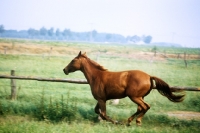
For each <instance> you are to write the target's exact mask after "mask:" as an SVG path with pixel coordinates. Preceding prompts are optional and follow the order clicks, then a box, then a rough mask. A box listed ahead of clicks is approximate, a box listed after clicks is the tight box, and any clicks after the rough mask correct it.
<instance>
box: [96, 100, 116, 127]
mask: <svg viewBox="0 0 200 133" xmlns="http://www.w3.org/2000/svg"><path fill="white" fill-rule="evenodd" d="M97 105H99V108H100V111H99V112H100V117H101V118H102V119H103V120H106V121H110V122H112V123H113V124H116V123H117V122H115V121H113V120H112V119H111V118H110V117H108V116H107V115H106V102H105V101H102V100H99V101H98V103H97ZM96 107H97V106H96ZM96 107H95V108H96Z"/></svg>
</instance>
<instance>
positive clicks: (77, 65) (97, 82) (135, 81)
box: [63, 51, 184, 125]
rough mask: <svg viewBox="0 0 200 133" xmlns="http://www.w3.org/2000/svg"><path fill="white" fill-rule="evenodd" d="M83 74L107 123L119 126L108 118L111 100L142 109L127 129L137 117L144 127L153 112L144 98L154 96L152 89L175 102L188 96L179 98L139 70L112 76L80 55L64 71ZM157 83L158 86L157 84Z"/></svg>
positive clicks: (179, 96) (152, 77) (129, 120)
mask: <svg viewBox="0 0 200 133" xmlns="http://www.w3.org/2000/svg"><path fill="white" fill-rule="evenodd" d="M77 70H80V71H82V72H83V74H84V75H85V77H86V79H87V81H88V83H89V85H90V88H91V91H92V95H93V97H94V98H95V99H96V100H97V105H96V107H95V109H94V110H95V112H96V113H97V114H99V115H100V116H101V118H102V119H103V120H107V121H110V122H112V123H114V124H117V123H118V122H117V121H114V120H112V119H111V118H110V117H108V116H107V115H106V101H107V100H110V99H120V98H124V97H127V96H128V97H129V98H130V99H131V100H132V101H133V102H134V103H136V104H137V105H138V108H137V111H136V113H134V114H133V115H132V116H131V117H130V118H128V123H127V125H130V123H131V121H132V120H133V119H134V118H135V117H137V119H136V124H137V125H141V120H142V117H143V116H144V114H145V113H146V112H147V111H148V109H150V106H149V104H147V103H146V102H145V101H144V97H145V96H146V95H148V94H149V93H150V91H151V90H152V89H157V90H158V92H159V93H160V94H162V95H163V96H165V97H167V98H168V99H169V100H170V101H172V102H181V101H183V97H184V95H175V94H173V92H176V90H173V89H171V88H170V87H169V85H168V84H167V83H165V82H164V81H163V80H161V79H159V78H157V77H154V76H150V75H148V74H146V73H144V72H142V71H139V70H130V71H122V72H110V71H108V70H107V69H105V68H103V67H102V66H101V65H99V64H97V63H96V62H94V61H93V60H91V59H89V58H88V57H87V56H86V53H84V54H81V51H80V53H79V54H78V56H77V57H75V58H74V59H73V60H72V61H71V62H70V63H69V64H68V65H67V66H66V67H65V68H64V69H63V71H64V73H65V74H66V75H68V74H69V73H71V72H75V71H77ZM153 80H154V81H155V85H154V82H153Z"/></svg>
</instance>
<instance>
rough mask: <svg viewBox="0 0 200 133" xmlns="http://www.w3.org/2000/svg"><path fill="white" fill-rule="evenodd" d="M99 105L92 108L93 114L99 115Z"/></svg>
mask: <svg viewBox="0 0 200 133" xmlns="http://www.w3.org/2000/svg"><path fill="white" fill-rule="evenodd" d="M99 109H100V108H99V104H98V103H97V105H96V106H95V108H94V111H95V113H96V114H100V111H99Z"/></svg>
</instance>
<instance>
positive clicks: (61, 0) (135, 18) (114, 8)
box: [0, 0, 200, 47]
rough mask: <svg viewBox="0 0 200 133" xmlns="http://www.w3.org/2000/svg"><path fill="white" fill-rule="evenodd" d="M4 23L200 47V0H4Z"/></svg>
mask: <svg viewBox="0 0 200 133" xmlns="http://www.w3.org/2000/svg"><path fill="white" fill-rule="evenodd" d="M0 5H1V7H0V25H1V24H3V25H4V28H5V29H16V30H24V29H25V30H27V29H29V28H35V29H40V28H41V27H43V26H44V27H45V28H47V29H49V28H51V27H54V29H56V28H59V29H60V30H64V28H68V29H70V30H71V31H78V32H82V31H90V30H92V29H95V30H97V31H98V32H108V33H119V34H122V35H124V36H128V35H131V36H132V35H138V36H142V35H151V36H152V37H153V40H152V41H153V42H173V43H179V44H181V45H183V46H190V47H200V0H40V1H38V0H0Z"/></svg>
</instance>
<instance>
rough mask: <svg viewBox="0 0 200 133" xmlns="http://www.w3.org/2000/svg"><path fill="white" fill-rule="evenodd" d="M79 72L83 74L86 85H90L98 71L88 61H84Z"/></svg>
mask: <svg viewBox="0 0 200 133" xmlns="http://www.w3.org/2000/svg"><path fill="white" fill-rule="evenodd" d="M81 71H82V72H83V74H84V75H85V78H86V79H87V81H88V83H89V84H90V83H92V82H93V81H94V80H93V79H94V78H96V77H97V76H98V75H97V71H98V69H97V68H95V67H94V66H92V65H91V64H90V63H89V61H87V60H84V61H83V62H82V69H81Z"/></svg>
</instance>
